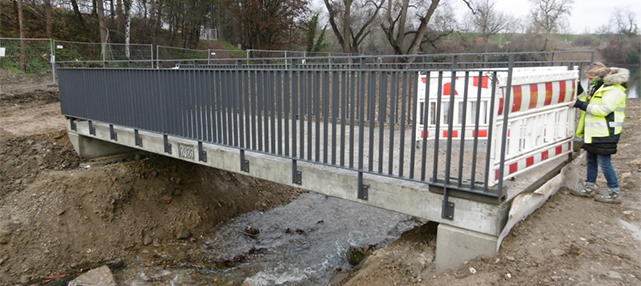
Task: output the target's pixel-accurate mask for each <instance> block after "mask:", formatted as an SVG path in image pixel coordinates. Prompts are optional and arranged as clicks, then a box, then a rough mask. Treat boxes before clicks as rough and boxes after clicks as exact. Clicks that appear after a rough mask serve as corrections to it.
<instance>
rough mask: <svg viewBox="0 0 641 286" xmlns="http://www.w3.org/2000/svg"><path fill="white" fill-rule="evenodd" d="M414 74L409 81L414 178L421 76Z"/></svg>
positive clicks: (411, 162) (411, 150) (412, 171)
mask: <svg viewBox="0 0 641 286" xmlns="http://www.w3.org/2000/svg"><path fill="white" fill-rule="evenodd" d="M412 76H416V80H410V81H409V86H410V87H409V90H410V93H409V98H408V101H409V106H408V109H409V110H410V114H411V115H412V122H411V124H410V126H411V127H412V132H411V137H410V138H411V140H412V141H411V144H410V178H411V179H414V173H415V166H414V165H415V164H416V158H415V157H416V127H417V126H418V122H416V117H417V113H418V108H419V107H418V90H417V89H418V80H419V78H420V76H419V75H418V73H413V74H412Z"/></svg>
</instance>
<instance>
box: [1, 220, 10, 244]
mask: <svg viewBox="0 0 641 286" xmlns="http://www.w3.org/2000/svg"><path fill="white" fill-rule="evenodd" d="M12 232H13V226H12V224H11V223H10V222H8V221H0V244H7V243H9V238H11V233H12Z"/></svg>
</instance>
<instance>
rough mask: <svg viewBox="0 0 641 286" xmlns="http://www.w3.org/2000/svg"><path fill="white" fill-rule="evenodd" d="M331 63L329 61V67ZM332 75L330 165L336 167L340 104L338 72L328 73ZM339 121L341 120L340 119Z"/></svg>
mask: <svg viewBox="0 0 641 286" xmlns="http://www.w3.org/2000/svg"><path fill="white" fill-rule="evenodd" d="M331 64H332V62H331V61H330V65H331ZM330 74H331V75H332V102H331V105H332V143H331V144H332V165H336V155H337V153H338V146H337V145H336V137H337V136H338V133H337V129H338V118H339V117H340V116H339V114H338V110H339V106H340V103H339V102H338V100H339V99H338V98H339V94H338V92H339V87H340V86H339V72H338V71H333V72H330ZM341 121H343V119H342V118H341Z"/></svg>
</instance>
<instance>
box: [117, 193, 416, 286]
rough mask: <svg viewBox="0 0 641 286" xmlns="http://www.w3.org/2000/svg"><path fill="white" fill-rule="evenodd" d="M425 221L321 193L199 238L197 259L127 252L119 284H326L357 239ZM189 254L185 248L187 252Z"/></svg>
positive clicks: (366, 241)
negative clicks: (157, 260)
mask: <svg viewBox="0 0 641 286" xmlns="http://www.w3.org/2000/svg"><path fill="white" fill-rule="evenodd" d="M423 223H425V222H422V221H418V220H417V219H415V218H412V217H410V216H407V215H403V214H399V213H395V212H391V211H386V210H383V209H379V208H374V207H370V206H366V205H362V204H358V203H354V202H350V201H346V200H341V199H337V198H333V197H328V196H325V195H321V194H316V193H305V194H302V195H300V197H299V198H298V199H296V200H294V201H293V202H291V203H290V204H288V205H285V206H281V207H278V208H275V209H272V210H270V211H267V212H261V211H254V212H251V213H248V214H245V215H241V216H239V217H237V218H235V219H232V220H231V221H229V222H227V223H226V224H224V225H222V226H220V227H219V228H218V229H217V231H215V232H214V233H213V234H212V235H211V236H208V237H203V238H200V239H198V241H197V242H196V243H195V244H192V248H198V247H194V246H193V245H199V249H192V250H190V251H191V252H193V253H191V254H192V255H191V257H202V258H201V259H199V260H198V261H180V262H177V263H170V264H163V263H151V262H150V259H149V258H148V257H149V256H150V255H153V257H156V258H163V257H180V254H172V253H171V252H172V251H174V252H176V251H178V252H180V251H185V250H183V249H182V247H179V246H178V245H176V246H172V245H168V246H163V247H161V248H160V249H159V250H158V251H157V252H156V253H153V254H151V253H147V254H146V255H145V254H144V253H142V254H140V255H136V256H133V257H129V258H127V259H125V261H124V262H125V265H126V266H125V268H124V269H122V270H120V271H117V272H115V273H114V277H115V278H116V281H117V282H118V284H119V285H254V286H257V285H327V284H328V283H329V281H330V279H331V277H332V276H333V275H334V273H335V272H336V270H337V269H349V268H351V267H352V266H351V265H350V264H349V263H348V261H347V251H348V249H349V247H350V245H352V246H357V247H363V246H364V245H367V246H368V247H373V248H381V247H384V246H386V245H388V244H389V243H391V242H393V241H394V240H396V239H397V238H399V237H400V235H401V234H402V233H403V232H405V231H408V230H410V229H412V228H414V227H415V226H419V225H422V224H423ZM182 254H183V255H184V253H182ZM192 260H193V259H192Z"/></svg>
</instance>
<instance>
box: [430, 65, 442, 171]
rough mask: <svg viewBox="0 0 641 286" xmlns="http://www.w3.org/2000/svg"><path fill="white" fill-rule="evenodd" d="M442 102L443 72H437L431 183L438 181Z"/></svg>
mask: <svg viewBox="0 0 641 286" xmlns="http://www.w3.org/2000/svg"><path fill="white" fill-rule="evenodd" d="M442 100H443V71H442V70H441V71H439V72H438V89H437V93H436V104H435V108H436V116H435V117H434V119H435V122H434V124H435V130H434V136H435V137H434V156H433V160H434V168H433V169H432V182H436V181H437V180H438V147H439V141H440V140H441V134H440V133H441V101H442Z"/></svg>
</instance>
